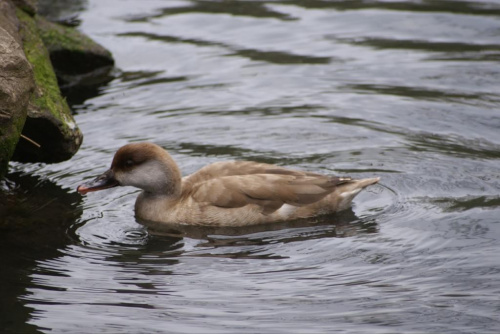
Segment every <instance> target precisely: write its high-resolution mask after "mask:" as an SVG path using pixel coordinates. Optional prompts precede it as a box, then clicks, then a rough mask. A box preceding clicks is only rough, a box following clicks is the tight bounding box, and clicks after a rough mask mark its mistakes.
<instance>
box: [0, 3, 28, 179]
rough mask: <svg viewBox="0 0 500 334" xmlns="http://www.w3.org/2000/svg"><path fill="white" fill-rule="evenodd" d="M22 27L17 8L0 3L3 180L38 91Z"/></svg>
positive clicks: (0, 170) (0, 157)
mask: <svg viewBox="0 0 500 334" xmlns="http://www.w3.org/2000/svg"><path fill="white" fill-rule="evenodd" d="M18 26H19V22H18V20H17V17H16V15H15V7H14V6H13V5H12V4H11V3H10V2H9V1H6V0H0V177H2V176H3V175H5V173H6V172H7V167H8V163H9V160H10V159H11V157H12V155H13V153H14V150H15V148H16V145H17V143H18V141H19V138H20V135H21V131H22V129H23V126H24V124H25V120H26V114H27V106H28V103H29V100H30V96H31V95H32V92H33V88H34V81H33V72H32V70H31V65H30V63H29V62H28V60H27V59H26V57H25V54H24V51H23V47H22V46H21V45H20V41H21V37H20V36H19V34H18V31H17V30H18Z"/></svg>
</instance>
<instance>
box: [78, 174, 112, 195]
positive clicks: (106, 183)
mask: <svg viewBox="0 0 500 334" xmlns="http://www.w3.org/2000/svg"><path fill="white" fill-rule="evenodd" d="M118 185H119V184H118V181H116V179H115V175H114V173H113V171H112V170H111V169H110V170H108V171H106V172H105V173H104V174H102V175H99V176H98V177H96V178H95V179H94V180H92V181H90V182H87V183H84V184H81V185H79V186H78V188H76V191H78V192H79V193H80V194H82V195H85V194H86V193H89V192H92V191H97V190H102V189H107V188H113V187H116V186H118Z"/></svg>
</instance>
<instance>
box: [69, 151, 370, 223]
mask: <svg viewBox="0 0 500 334" xmlns="http://www.w3.org/2000/svg"><path fill="white" fill-rule="evenodd" d="M378 181H379V178H370V179H362V180H352V179H351V178H348V177H335V176H325V175H321V174H316V173H310V172H303V171H296V170H291V169H287V168H283V167H279V166H275V165H270V164H264V163H257V162H250V161H227V162H216V163H213V164H211V165H208V166H205V167H203V168H202V169H200V170H199V171H198V172H196V173H194V174H191V175H189V176H186V177H184V178H181V173H180V171H179V168H178V167H177V165H176V163H175V162H174V160H173V159H172V157H171V156H170V155H169V154H168V153H167V152H166V151H165V150H163V149H162V148H161V147H159V146H157V145H155V144H151V143H137V144H129V145H126V146H124V147H122V148H120V149H119V150H118V151H117V153H116V154H115V156H114V158H113V162H112V164H111V169H110V170H109V171H107V172H106V173H104V174H103V175H101V176H100V177H98V178H97V179H96V180H94V181H92V182H91V183H88V184H84V185H81V186H79V187H78V191H79V192H81V193H87V192H90V191H95V190H100V189H105V188H109V187H113V186H117V185H122V186H125V185H131V186H135V187H138V188H141V189H142V190H143V191H142V192H141V194H140V195H139V197H138V198H137V201H136V205H135V211H136V216H137V218H139V219H140V220H143V221H146V222H147V221H149V222H156V223H167V224H168V223H176V224H189V225H216V226H245V225H254V224H261V223H271V222H277V221H283V220H292V219H298V218H307V217H312V216H316V215H320V214H327V213H333V212H337V211H340V210H344V209H346V208H348V207H349V206H350V203H351V201H352V199H353V198H354V196H356V194H357V193H359V191H361V190H362V189H363V188H365V187H367V186H369V185H371V184H375V183H377V182H378Z"/></svg>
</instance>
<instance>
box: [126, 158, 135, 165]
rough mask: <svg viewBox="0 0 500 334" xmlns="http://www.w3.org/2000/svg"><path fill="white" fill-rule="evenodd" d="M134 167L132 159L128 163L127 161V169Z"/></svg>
mask: <svg viewBox="0 0 500 334" xmlns="http://www.w3.org/2000/svg"><path fill="white" fill-rule="evenodd" d="M133 165H134V161H132V160H131V159H128V160H127V161H125V167H132V166H133Z"/></svg>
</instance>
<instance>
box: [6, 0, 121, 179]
mask: <svg viewBox="0 0 500 334" xmlns="http://www.w3.org/2000/svg"><path fill="white" fill-rule="evenodd" d="M113 66H114V60H113V58H112V55H111V53H110V52H109V51H107V50H106V49H104V48H103V47H102V46H100V45H99V44H97V43H96V42H94V41H92V40H91V39H90V38H89V37H87V36H85V35H83V34H82V33H80V32H79V31H77V30H76V29H74V28H71V27H67V26H63V25H61V24H58V23H54V22H50V21H48V20H46V19H45V18H43V17H42V16H40V15H38V14H37V10H36V1H35V0H16V1H12V0H0V178H1V177H3V176H4V175H5V174H6V173H7V169H8V163H9V161H11V160H13V161H20V162H46V163H54V162H60V161H64V160H67V159H69V158H71V157H72V156H73V155H74V154H75V153H76V152H77V151H78V148H79V147H80V145H81V143H82V139H83V135H82V133H81V131H80V129H79V128H78V126H77V124H76V122H75V120H74V118H73V116H72V113H71V110H70V108H69V106H68V103H67V102H66V99H65V98H64V97H63V96H62V95H61V88H63V89H66V90H68V89H72V90H75V89H79V87H86V86H89V85H95V84H98V83H99V82H104V81H106V80H109V73H110V71H111V70H112V68H113Z"/></svg>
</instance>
